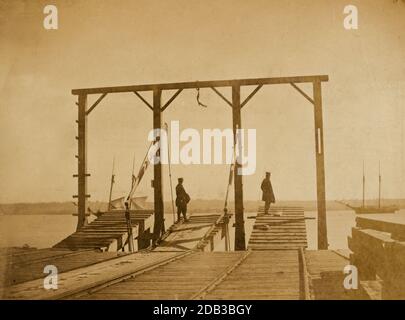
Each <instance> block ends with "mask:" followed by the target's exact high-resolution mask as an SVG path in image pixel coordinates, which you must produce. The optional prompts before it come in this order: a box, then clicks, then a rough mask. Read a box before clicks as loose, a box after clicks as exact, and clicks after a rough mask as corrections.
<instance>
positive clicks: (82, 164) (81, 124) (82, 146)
mask: <svg viewBox="0 0 405 320" xmlns="http://www.w3.org/2000/svg"><path fill="white" fill-rule="evenodd" d="M86 107H87V95H86V94H80V95H79V102H78V121H77V123H78V136H77V141H78V157H77V160H78V172H77V178H78V179H77V180H78V183H77V188H78V193H77V198H78V202H77V207H78V219H77V230H79V229H80V228H81V227H83V226H84V225H85V224H86V223H87V219H86V210H87V116H86Z"/></svg>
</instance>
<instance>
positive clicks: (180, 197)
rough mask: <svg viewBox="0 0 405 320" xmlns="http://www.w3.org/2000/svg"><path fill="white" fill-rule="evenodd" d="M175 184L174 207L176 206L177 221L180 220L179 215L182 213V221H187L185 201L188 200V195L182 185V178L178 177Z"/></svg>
mask: <svg viewBox="0 0 405 320" xmlns="http://www.w3.org/2000/svg"><path fill="white" fill-rule="evenodd" d="M178 182H179V183H178V184H177V186H176V207H177V222H180V216H181V214H183V217H184V221H187V203H189V202H190V196H189V195H188V194H187V192H186V190H185V189H184V187H183V178H179V179H178Z"/></svg>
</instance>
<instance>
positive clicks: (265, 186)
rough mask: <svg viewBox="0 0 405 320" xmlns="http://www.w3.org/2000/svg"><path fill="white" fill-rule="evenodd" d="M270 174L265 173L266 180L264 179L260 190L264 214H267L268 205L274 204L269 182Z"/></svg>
mask: <svg viewBox="0 0 405 320" xmlns="http://www.w3.org/2000/svg"><path fill="white" fill-rule="evenodd" d="M270 175H271V173H270V172H266V178H264V180H263V182H262V185H261V189H262V192H263V194H262V201H264V214H268V213H269V209H270V204H271V203H275V202H276V199H275V198H274V193H273V187H272V185H271V181H270Z"/></svg>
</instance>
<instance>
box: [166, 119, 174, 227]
mask: <svg viewBox="0 0 405 320" xmlns="http://www.w3.org/2000/svg"><path fill="white" fill-rule="evenodd" d="M165 130H166V135H167V136H169V133H168V132H169V127H168V125H167V123H166V122H165ZM169 139H170V138H169ZM169 139H167V156H168V158H169V162H168V164H169V180H170V196H171V199H172V212H173V223H174V222H175V221H176V213H175V211H174V200H173V182H172V166H171V158H170V144H171V141H169Z"/></svg>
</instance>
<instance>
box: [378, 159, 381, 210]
mask: <svg viewBox="0 0 405 320" xmlns="http://www.w3.org/2000/svg"><path fill="white" fill-rule="evenodd" d="M378 207H379V208H381V164H380V161H378Z"/></svg>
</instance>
